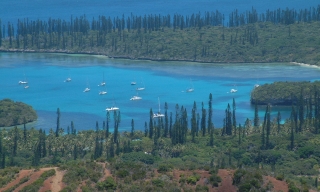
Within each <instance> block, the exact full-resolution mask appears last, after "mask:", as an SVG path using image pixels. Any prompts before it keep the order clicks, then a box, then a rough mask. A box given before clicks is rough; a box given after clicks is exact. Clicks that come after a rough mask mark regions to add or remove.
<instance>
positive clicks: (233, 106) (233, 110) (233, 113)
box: [232, 98, 237, 135]
mask: <svg viewBox="0 0 320 192" xmlns="http://www.w3.org/2000/svg"><path fill="white" fill-rule="evenodd" d="M236 109H237V108H236V101H235V100H234V98H233V100H232V127H233V129H234V135H237V121H236Z"/></svg>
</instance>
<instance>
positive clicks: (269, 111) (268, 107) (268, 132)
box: [266, 104, 271, 149]
mask: <svg viewBox="0 0 320 192" xmlns="http://www.w3.org/2000/svg"><path fill="white" fill-rule="evenodd" d="M270 113H271V107H270V104H268V105H267V123H266V149H268V148H269V146H270V142H269V140H270V130H271V120H270Z"/></svg>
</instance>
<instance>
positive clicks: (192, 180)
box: [187, 175, 200, 185]
mask: <svg viewBox="0 0 320 192" xmlns="http://www.w3.org/2000/svg"><path fill="white" fill-rule="evenodd" d="M199 179H200V178H199V177H197V176H196V175H192V176H190V177H188V178H187V183H188V184H192V185H195V184H196V183H197V181H199Z"/></svg>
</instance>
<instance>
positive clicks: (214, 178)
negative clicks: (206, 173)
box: [209, 174, 221, 187]
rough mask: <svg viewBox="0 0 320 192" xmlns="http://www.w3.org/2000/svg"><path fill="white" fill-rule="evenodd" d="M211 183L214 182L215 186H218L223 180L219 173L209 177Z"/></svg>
mask: <svg viewBox="0 0 320 192" xmlns="http://www.w3.org/2000/svg"><path fill="white" fill-rule="evenodd" d="M209 181H210V183H211V184H212V186H214V187H218V186H219V183H220V182H221V177H220V176H218V175H216V174H215V175H211V176H210V178H209Z"/></svg>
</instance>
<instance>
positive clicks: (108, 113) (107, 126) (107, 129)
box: [105, 111, 110, 139]
mask: <svg viewBox="0 0 320 192" xmlns="http://www.w3.org/2000/svg"><path fill="white" fill-rule="evenodd" d="M109 126H110V112H109V111H107V123H106V134H105V137H106V139H107V138H108V137H109Z"/></svg>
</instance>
